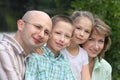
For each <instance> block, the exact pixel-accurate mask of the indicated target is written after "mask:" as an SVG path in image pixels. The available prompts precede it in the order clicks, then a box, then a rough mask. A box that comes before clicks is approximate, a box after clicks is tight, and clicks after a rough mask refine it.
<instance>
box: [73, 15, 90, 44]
mask: <svg viewBox="0 0 120 80" xmlns="http://www.w3.org/2000/svg"><path fill="white" fill-rule="evenodd" d="M74 26H75V31H74V34H73V41H74V42H75V43H77V44H83V43H84V42H85V41H86V40H87V39H88V37H89V35H90V33H91V30H92V22H91V21H90V20H89V19H88V18H85V17H82V18H78V19H76V21H75V23H74Z"/></svg>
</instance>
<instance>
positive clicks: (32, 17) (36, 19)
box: [0, 10, 52, 80]
mask: <svg viewBox="0 0 120 80" xmlns="http://www.w3.org/2000/svg"><path fill="white" fill-rule="evenodd" d="M17 28H18V30H17V32H16V33H15V35H14V36H10V35H8V34H3V39H2V41H0V80H24V73H25V59H26V57H27V55H28V54H30V53H31V52H32V50H33V49H36V48H38V47H41V46H42V45H43V44H44V43H46V42H47V40H48V37H49V33H50V32H51V29H52V21H51V19H50V17H49V15H48V14H46V13H45V12H42V11H37V10H31V11H28V12H26V13H25V14H24V16H23V17H22V19H19V20H18V21H17Z"/></svg>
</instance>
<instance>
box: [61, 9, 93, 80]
mask: <svg viewBox="0 0 120 80" xmlns="http://www.w3.org/2000/svg"><path fill="white" fill-rule="evenodd" d="M71 18H72V20H73V23H74V27H75V31H74V33H73V37H72V40H71V44H70V46H68V47H67V48H65V49H63V50H61V53H62V54H63V55H64V57H65V58H66V59H68V60H69V62H70V65H71V68H72V71H73V73H74V76H75V78H76V80H90V74H89V68H88V55H87V52H86V51H85V50H84V49H83V48H81V47H80V45H81V44H83V43H84V42H85V41H86V40H87V39H88V38H89V35H90V33H91V30H92V27H93V24H94V18H93V16H92V14H91V13H90V12H87V11H75V12H74V13H73V14H72V16H71Z"/></svg>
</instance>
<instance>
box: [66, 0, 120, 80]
mask: <svg viewBox="0 0 120 80" xmlns="http://www.w3.org/2000/svg"><path fill="white" fill-rule="evenodd" d="M71 7H72V8H73V9H69V10H68V11H69V13H70V14H71V12H73V11H74V10H87V11H90V12H92V13H93V14H96V15H98V16H99V17H100V18H101V19H103V20H104V21H105V22H106V23H107V24H108V25H109V26H110V27H111V28H112V34H111V39H112V45H111V48H110V50H109V51H107V52H106V55H105V58H106V59H107V60H108V62H110V64H111V65H112V68H113V74H112V77H113V80H120V76H119V74H120V50H119V48H120V36H119V35H120V8H119V7H120V1H119V0H75V1H72V3H71Z"/></svg>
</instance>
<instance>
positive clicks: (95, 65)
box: [94, 57, 101, 69]
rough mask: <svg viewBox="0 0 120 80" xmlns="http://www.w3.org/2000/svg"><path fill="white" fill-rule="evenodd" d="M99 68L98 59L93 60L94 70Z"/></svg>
mask: <svg viewBox="0 0 120 80" xmlns="http://www.w3.org/2000/svg"><path fill="white" fill-rule="evenodd" d="M100 67H101V63H100V61H99V59H98V57H96V58H95V64H94V69H99V68H100Z"/></svg>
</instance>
